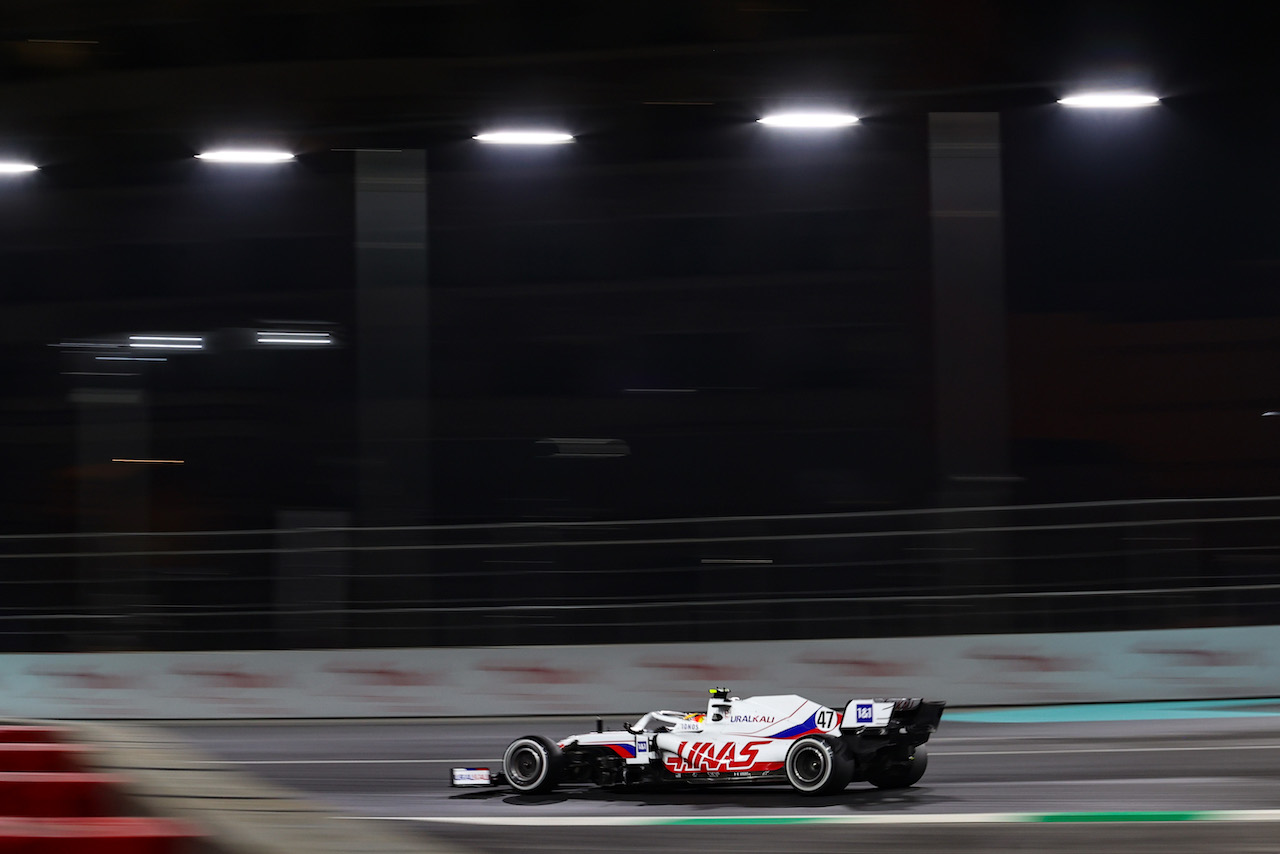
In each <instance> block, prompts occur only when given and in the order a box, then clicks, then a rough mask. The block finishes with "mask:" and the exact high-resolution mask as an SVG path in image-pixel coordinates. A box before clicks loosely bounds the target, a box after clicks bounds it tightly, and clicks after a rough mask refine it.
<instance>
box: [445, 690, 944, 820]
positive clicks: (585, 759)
mask: <svg viewBox="0 0 1280 854" xmlns="http://www.w3.org/2000/svg"><path fill="white" fill-rule="evenodd" d="M945 705H946V704H945V703H943V702H941V701H937V700H921V699H918V698H912V699H890V700H850V701H849V702H848V703H845V704H844V706H843V709H838V708H831V707H828V706H824V705H822V704H820V703H815V702H814V701H812V700H806V699H805V698H804V697H799V696H796V695H795V694H781V695H776V696H767V697H747V698H746V699H740V698H738V697H731V696H729V692H728V690H726V689H723V688H714V689H712V691H711V700H710V701H709V702H708V704H707V710H706V712H705V713H703V712H674V711H655V712H649V713H648V714H646V715H645V716H644V717H642V718H641V719H640V720H639V721H637V722H636V723H635V724H632V725H629V726H626V727H625V729H622V730H614V731H605V730H604V727H603V725H601V724H598V725H597V728H596V732H588V733H582V734H579V735H571V736H568V737H566V738H562V739H560V741H558V742H556V741H552V740H551V739H549V738H545V737H543V736H540V735H526V736H523V737H521V738H517V739H516V740H515V741H513V742H511V744H510V745H509V746H508V747H507V750H506V753H505V754H504V755H503V757H502V770H501V771H500V772H491V771H490V770H489V769H485V768H455V769H453V782H454V785H458V786H467V785H489V784H500V783H502V782H504V781H505V783H506V784H507V785H509V786H511V787H512V788H513V789H515V790H516V791H518V792H527V793H535V792H546V791H550V790H551V789H553V788H555V787H556V786H557V785H559V784H561V783H590V784H595V785H598V786H627V785H636V784H654V783H697V784H714V783H733V784H741V783H782V782H786V783H789V784H790V785H791V786H792V788H794V789H795V790H796V791H798V792H801V793H803V794H806V795H824V794H831V793H834V792H838V791H840V790H841V789H843V788H844V787H845V786H847V785H848V784H849V783H850V781H852V780H865V781H867V782H869V783H871V784H872V785H873V786H879V787H880V788H883V789H897V788H904V787H906V786H911V785H913V784H915V783H916V781H918V780H919V779H920V777H921V775H923V774H924V771H925V766H926V764H927V763H928V756H927V754H926V753H925V749H924V743H925V742H926V741H928V740H929V736H930V735H932V734H933V733H934V732H936V731H937V729H938V722H939V720H940V719H941V717H942V709H943V706H945Z"/></svg>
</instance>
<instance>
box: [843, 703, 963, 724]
mask: <svg viewBox="0 0 1280 854" xmlns="http://www.w3.org/2000/svg"><path fill="white" fill-rule="evenodd" d="M946 705H947V704H946V703H945V702H943V701H942V700H922V699H920V698H919V697H910V698H908V697H898V698H894V699H889V700H850V701H849V702H848V704H847V705H846V706H845V708H844V717H843V718H842V719H841V721H840V729H862V728H865V727H871V728H874V729H888V728H892V729H899V730H905V731H906V732H926V733H931V732H936V731H937V729H938V722H939V721H941V720H942V709H943V708H944V707H945V706H946Z"/></svg>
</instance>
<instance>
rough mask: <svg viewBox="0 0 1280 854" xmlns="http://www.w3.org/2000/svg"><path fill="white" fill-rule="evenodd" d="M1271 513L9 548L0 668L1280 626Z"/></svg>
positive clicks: (904, 518) (903, 515)
mask: <svg viewBox="0 0 1280 854" xmlns="http://www.w3.org/2000/svg"><path fill="white" fill-rule="evenodd" d="M1278 531H1280V497H1263V498H1235V499H1196V500H1155V501H1117V502H1090V503H1075V504H1054V505H1021V506H1005V507H956V508H944V509H931V510H896V511H882V512H869V513H845V514H821V515H804V516H768V517H714V518H711V517H708V518H696V519H652V520H626V521H610V522H511V523H503V524H491V525H439V526H403V527H353V526H339V525H334V526H322V527H296V528H282V529H263V530H238V531H180V532H152V533H80V534H57V535H43V534H42V535H17V536H6V537H0V651H78V650H100V649H138V650H167V649H270V648H306V647H329V646H342V647H365V646H448V645H489V644H543V643H553V644H561V643H621V642H629V643H631V642H658V641H682V642H687V641H702V640H747V639H772V638H799V637H811V638H814V637H872V636H902V635H936V634H971V633H989V632H1023V631H1029V632H1038V631H1083V630H1109V629H1130V628H1133V629H1137V628H1141V629H1152V628H1171V627H1184V626H1203V625H1245V624H1262V623H1271V622H1276V621H1277V619H1278V618H1280V535H1278V534H1277V532H1278Z"/></svg>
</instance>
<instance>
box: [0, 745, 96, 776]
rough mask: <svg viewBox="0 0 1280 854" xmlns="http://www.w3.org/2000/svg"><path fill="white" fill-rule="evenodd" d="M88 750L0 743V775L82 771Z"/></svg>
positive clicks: (69, 746) (77, 747)
mask: <svg viewBox="0 0 1280 854" xmlns="http://www.w3.org/2000/svg"><path fill="white" fill-rule="evenodd" d="M88 752H89V748H87V747H84V746H83V745H79V744H45V743H41V742H23V743H18V744H5V743H4V742H0V773H4V772H12V771H83V770H84V769H85V763H84V762H83V761H82V760H83V759H84V756H85V754H87V753H88Z"/></svg>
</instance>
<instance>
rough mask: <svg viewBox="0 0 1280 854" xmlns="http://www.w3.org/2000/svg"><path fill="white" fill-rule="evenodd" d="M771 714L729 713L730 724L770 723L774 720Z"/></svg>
mask: <svg viewBox="0 0 1280 854" xmlns="http://www.w3.org/2000/svg"><path fill="white" fill-rule="evenodd" d="M776 720H777V718H775V717H774V716H773V715H730V716H729V723H731V724H771V723H773V722H774V721H776Z"/></svg>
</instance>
